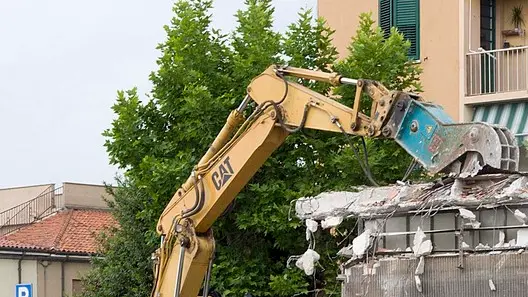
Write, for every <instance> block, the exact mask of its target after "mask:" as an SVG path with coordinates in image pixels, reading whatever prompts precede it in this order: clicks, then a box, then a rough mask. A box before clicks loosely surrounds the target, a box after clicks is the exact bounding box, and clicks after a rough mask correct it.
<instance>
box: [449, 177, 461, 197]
mask: <svg viewBox="0 0 528 297" xmlns="http://www.w3.org/2000/svg"><path fill="white" fill-rule="evenodd" d="M462 187H463V184H462V181H461V180H459V179H455V181H454V182H453V185H452V186H451V193H449V197H451V199H457V198H458V197H459V196H460V195H461V194H462Z"/></svg>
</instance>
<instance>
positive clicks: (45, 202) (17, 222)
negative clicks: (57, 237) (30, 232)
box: [0, 187, 64, 235]
mask: <svg viewBox="0 0 528 297" xmlns="http://www.w3.org/2000/svg"><path fill="white" fill-rule="evenodd" d="M63 206H64V201H63V192H62V187H60V188H56V189H54V188H53V187H50V189H49V190H47V191H45V192H43V193H42V194H40V195H38V196H37V197H35V198H33V199H31V200H29V201H26V202H24V203H22V204H20V205H17V206H15V207H12V208H10V209H8V210H5V211H3V212H0V235H4V234H7V233H9V232H12V231H14V230H16V229H18V228H20V227H22V226H24V225H26V224H30V223H32V222H34V221H36V220H39V219H42V218H44V217H46V216H48V215H51V214H53V213H54V212H56V211H57V210H58V209H60V208H62V207H63Z"/></svg>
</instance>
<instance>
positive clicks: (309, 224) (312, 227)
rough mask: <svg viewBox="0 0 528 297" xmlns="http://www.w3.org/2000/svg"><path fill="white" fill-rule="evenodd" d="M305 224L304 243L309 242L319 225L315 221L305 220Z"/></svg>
mask: <svg viewBox="0 0 528 297" xmlns="http://www.w3.org/2000/svg"><path fill="white" fill-rule="evenodd" d="M305 224H306V241H310V239H311V238H312V233H314V232H315V231H317V226H319V225H318V224H317V222H316V221H314V220H312V219H306V222H305Z"/></svg>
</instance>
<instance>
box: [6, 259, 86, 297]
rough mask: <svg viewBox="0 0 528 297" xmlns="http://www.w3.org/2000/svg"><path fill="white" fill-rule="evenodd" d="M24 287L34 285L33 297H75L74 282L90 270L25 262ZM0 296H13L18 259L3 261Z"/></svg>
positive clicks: (74, 265) (77, 265)
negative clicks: (73, 293) (73, 291)
mask: <svg viewBox="0 0 528 297" xmlns="http://www.w3.org/2000/svg"><path fill="white" fill-rule="evenodd" d="M21 268H22V269H21V276H22V278H21V283H30V284H32V285H33V297H69V296H72V288H73V287H74V281H75V280H79V279H81V277H82V276H83V275H84V274H85V273H86V272H88V270H89V269H90V263H88V262H64V267H63V268H61V262H58V261H40V260H33V259H31V260H22V262H21ZM63 269H64V292H63V294H61V292H62V286H63V283H62V271H63ZM0 275H1V276H2V277H0V296H14V295H13V292H14V291H15V285H16V284H18V283H19V280H18V259H0Z"/></svg>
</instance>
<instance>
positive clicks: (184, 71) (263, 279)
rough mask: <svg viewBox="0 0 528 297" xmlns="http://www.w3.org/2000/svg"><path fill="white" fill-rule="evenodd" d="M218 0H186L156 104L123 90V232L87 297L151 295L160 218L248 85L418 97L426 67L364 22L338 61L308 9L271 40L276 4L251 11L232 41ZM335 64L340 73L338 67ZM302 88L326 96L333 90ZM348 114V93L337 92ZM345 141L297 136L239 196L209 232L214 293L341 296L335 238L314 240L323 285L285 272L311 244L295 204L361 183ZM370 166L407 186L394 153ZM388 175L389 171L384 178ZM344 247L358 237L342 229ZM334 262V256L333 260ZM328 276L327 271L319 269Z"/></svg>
mask: <svg viewBox="0 0 528 297" xmlns="http://www.w3.org/2000/svg"><path fill="white" fill-rule="evenodd" d="M211 7H212V1H211V0H179V1H177V2H176V3H175V5H174V17H173V19H172V20H171V23H170V25H168V26H166V27H165V30H166V35H167V38H166V40H165V41H164V42H163V43H161V44H160V45H159V46H158V49H159V50H160V52H161V56H160V57H159V59H158V61H157V64H158V69H157V70H156V71H155V72H153V73H151V75H150V80H151V81H152V83H153V90H152V92H151V96H150V97H149V98H146V101H145V102H143V101H142V100H141V99H140V98H139V96H138V94H137V90H136V89H131V90H127V91H119V92H118V97H117V101H116V103H115V104H114V106H113V110H114V113H115V114H116V116H117V117H116V119H115V120H114V121H113V123H112V126H111V127H110V128H109V129H107V130H106V131H104V136H105V137H106V144H105V146H106V148H107V151H108V154H109V156H110V161H111V163H112V164H116V165H119V167H120V168H122V169H124V170H125V176H126V180H127V181H126V183H122V186H123V189H122V190H119V191H117V192H116V193H115V197H116V199H115V200H116V202H115V205H114V206H113V208H114V212H115V213H116V217H117V218H118V220H119V222H120V223H121V228H120V229H119V230H116V232H115V233H114V236H111V237H108V238H106V239H105V240H104V241H103V243H104V244H103V250H102V252H103V253H105V254H106V257H105V258H104V259H102V260H97V261H95V262H94V264H95V269H94V270H93V271H92V272H91V273H90V274H89V275H88V276H87V277H86V279H85V284H86V286H87V290H86V292H85V293H83V296H84V297H92V296H101V297H114V296H126V297H129V296H130V297H132V296H134V297H136V296H148V293H147V292H150V288H151V285H152V270H151V268H150V261H149V256H150V253H152V252H153V251H154V250H155V248H156V246H157V244H158V237H157V236H156V234H155V232H154V230H155V225H156V223H157V220H158V217H159V215H160V213H161V211H162V210H163V208H164V206H165V205H166V203H167V202H168V201H169V200H170V198H171V197H172V195H173V193H174V192H175V191H176V190H177V188H178V187H179V186H180V185H181V184H182V183H183V182H184V181H185V180H186V178H187V177H188V176H189V173H190V172H191V169H192V167H193V166H194V165H195V164H196V163H197V162H198V160H199V159H200V158H201V156H202V155H203V154H204V153H205V151H206V150H207V148H208V146H209V144H210V143H211V142H212V140H213V139H214V137H215V136H216V134H217V133H218V131H219V130H220V128H221V127H222V125H223V123H224V120H225V119H226V117H227V115H228V114H229V111H230V110H232V109H233V108H234V107H236V106H237V104H238V103H239V102H240V100H241V99H242V98H243V96H244V94H245V89H246V86H247V84H248V83H249V81H250V80H251V79H252V78H253V77H254V76H256V75H258V74H259V73H260V72H262V71H263V70H264V69H265V68H266V67H268V66H269V65H270V64H273V63H289V64H290V65H292V66H296V67H304V68H309V69H320V70H324V71H331V70H332V67H333V66H335V69H338V70H339V71H342V72H343V74H345V75H347V76H350V77H368V78H374V79H379V80H381V81H382V82H384V83H386V84H388V85H389V86H391V87H413V88H416V89H418V88H419V84H418V83H417V75H418V74H419V68H418V67H417V66H416V65H412V64H409V62H408V60H407V59H406V57H405V53H406V52H407V49H408V46H409V44H408V43H407V42H406V41H405V40H404V39H403V37H402V35H401V34H398V32H396V31H393V32H392V34H391V36H390V37H389V38H388V39H387V40H384V39H383V36H382V35H380V34H381V33H380V32H381V31H379V29H376V28H375V26H374V23H373V22H372V20H371V18H370V16H369V15H363V16H362V17H361V25H360V27H359V29H358V32H357V34H356V36H355V37H354V38H353V39H352V41H351V44H350V47H349V50H350V55H348V56H347V57H346V58H345V59H343V60H341V61H337V50H336V48H335V47H334V46H333V45H332V35H333V31H332V30H331V29H330V28H328V26H327V24H326V23H325V21H324V20H322V19H320V18H319V19H316V18H314V17H313V12H312V11H311V10H302V11H301V12H300V13H299V18H298V20H297V21H296V22H295V23H293V24H291V25H290V26H289V27H288V30H287V31H286V33H285V34H280V33H278V32H276V31H275V30H274V29H273V6H272V4H271V1H270V0H246V1H245V8H244V9H243V10H240V11H238V12H237V13H236V18H237V22H238V26H237V28H236V29H235V31H234V32H231V34H223V33H221V32H219V31H217V30H215V29H214V28H211V15H209V14H208V12H209V10H210V8H211ZM331 65H333V66H331ZM299 82H300V83H303V84H304V85H306V86H308V87H310V88H312V89H314V90H316V91H318V92H321V93H323V94H329V91H330V86H329V85H327V84H323V83H314V82H312V81H302V80H301V81H299ZM334 92H335V93H336V94H339V95H340V96H342V101H343V102H347V104H348V103H349V102H350V100H352V99H351V98H352V97H351V94H353V92H354V90H353V88H350V89H344V88H339V89H336V90H334ZM349 140H350V139H348V138H345V137H343V135H340V134H336V133H329V132H322V131H302V132H299V133H296V134H293V135H291V136H290V137H289V138H287V140H286V141H285V143H284V144H283V145H282V146H281V147H280V148H279V149H278V150H277V151H275V152H274V153H273V155H272V156H271V157H270V158H269V159H268V160H267V161H266V162H265V164H264V165H263V166H262V167H261V168H260V169H259V171H258V172H257V173H256V175H255V176H254V177H253V178H252V179H251V181H250V182H249V184H248V185H247V186H246V187H245V188H244V189H243V191H242V192H241V193H239V195H238V196H237V199H236V203H235V204H234V206H233V207H232V211H230V212H228V213H227V214H225V215H224V216H223V217H222V218H220V219H219V220H218V221H217V222H216V223H215V226H214V232H215V238H216V241H217V251H216V260H215V264H214V269H213V277H212V287H213V288H214V289H216V290H218V291H220V292H221V293H222V295H223V296H242V295H243V294H244V293H246V292H251V293H252V294H254V295H255V296H291V295H293V294H296V293H300V292H301V293H303V292H304V293H306V292H307V291H310V290H313V289H314V286H315V287H321V286H323V285H324V282H325V281H326V288H328V289H330V290H332V289H334V288H335V286H334V285H335V273H336V268H337V265H336V258H334V257H333V256H330V255H335V254H336V252H337V250H339V248H340V246H337V245H336V244H335V243H331V242H335V239H334V240H332V239H331V238H332V236H334V235H330V234H328V233H323V234H318V235H317V238H316V240H317V241H318V242H323V243H325V244H320V245H318V246H319V248H320V249H321V250H320V251H319V252H320V254H321V255H325V256H323V257H321V261H320V264H321V267H324V268H325V269H326V270H325V274H328V275H329V277H328V278H327V279H322V274H321V273H319V274H318V275H317V276H318V279H317V282H315V285H314V279H313V278H311V277H306V276H305V275H303V273H302V271H300V270H298V269H296V268H292V269H290V268H288V267H286V263H287V260H288V258H289V257H290V256H292V255H299V254H302V253H303V252H304V251H305V249H306V247H307V242H306V239H305V229H304V226H303V224H302V222H299V221H297V220H288V215H289V208H290V202H291V201H292V200H294V199H296V198H299V197H302V196H308V195H316V194H318V193H320V192H322V191H326V190H336V189H346V188H349V187H350V186H352V185H357V184H365V183H367V179H366V178H365V176H364V174H363V173H362V172H361V170H359V167H358V162H357V160H356V159H355V156H354V154H353V152H352V151H351V149H350V145H349ZM368 149H369V153H370V154H369V156H370V157H369V161H370V163H371V165H372V166H373V173H374V175H375V176H377V177H378V178H379V179H380V181H382V182H383V181H384V182H390V181H394V180H396V179H397V178H400V177H401V176H402V174H403V172H404V171H405V169H406V164H404V161H408V160H405V158H404V157H402V156H403V152H402V151H401V150H399V149H396V148H395V147H394V145H393V144H391V143H385V142H378V143H377V142H370V141H369V142H368ZM388 168H390V170H388ZM342 228H346V230H345V229H342V230H341V231H340V232H341V233H340V234H342V235H337V236H338V239H339V241H340V239H341V236H346V235H347V232H352V229H353V228H352V226H348V225H347V224H343V227H342ZM326 255H328V256H326ZM318 271H319V272H321V271H322V270H321V269H318Z"/></svg>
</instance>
